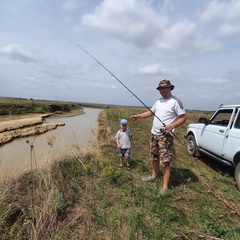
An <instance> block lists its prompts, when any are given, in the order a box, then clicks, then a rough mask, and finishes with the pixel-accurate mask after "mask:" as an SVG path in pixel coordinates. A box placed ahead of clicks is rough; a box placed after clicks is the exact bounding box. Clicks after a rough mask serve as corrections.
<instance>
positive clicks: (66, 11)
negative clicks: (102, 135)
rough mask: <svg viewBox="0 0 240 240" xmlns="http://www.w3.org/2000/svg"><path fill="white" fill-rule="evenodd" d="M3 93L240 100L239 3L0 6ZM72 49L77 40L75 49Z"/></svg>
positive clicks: (18, 0)
mask: <svg viewBox="0 0 240 240" xmlns="http://www.w3.org/2000/svg"><path fill="white" fill-rule="evenodd" d="M0 3H1V7H0V96H8V97H21V98H33V99H49V100H60V101H75V102H91V103H105V104H117V105H134V106H141V103H140V102H139V101H138V100H137V99H136V98H135V97H134V96H132V94H131V93H129V92H128V91H127V90H126V89H125V88H124V87H123V86H122V85H121V84H120V83H119V82H118V81H117V80H116V79H115V78H114V77H113V76H112V75H111V74H109V73H108V72H107V71H106V70H105V69H104V68H103V67H102V66H101V65H100V64H98V63H97V62H96V61H95V60H94V59H92V58H91V57H90V56H89V55H87V54H86V53H85V52H84V51H82V50H81V49H80V48H79V47H77V46H76V45H75V44H77V45H79V46H81V47H83V48H84V49H86V50H87V51H88V52H89V53H90V54H92V55H93V56H94V57H95V58H96V59H98V60H99V61H100V62H101V63H102V64H103V65H104V66H105V67H107V68H108V69H109V70H110V71H111V72H112V73H113V74H114V75H115V76H116V77H117V78H118V79H120V80H121V81H122V82H123V83H124V84H125V85H126V86H127V87H128V88H129V89H131V90H132V91H133V92H134V93H135V94H136V95H137V96H138V97H139V98H140V99H141V100H142V101H143V102H144V103H145V104H146V105H148V106H152V104H153V103H154V102H155V100H156V99H157V98H159V96H160V95H159V92H158V91H157V90H156V87H157V85H158V83H159V81H160V80H162V79H169V80H170V81H171V82H172V84H173V85H175V89H174V90H173V91H172V94H173V95H175V96H177V97H178V98H180V99H181V100H182V102H183V104H184V107H185V108H186V109H195V110H215V109H216V108H217V107H218V106H219V105H220V104H222V103H223V104H234V103H238V104H239V98H240V64H239V59H240V0H201V1H199V0H177V1H176V0H175V1H174V0H165V1H162V0H103V1H100V0H99V1H97V0H91V1H90V0H48V1H42V0H0ZM72 42H73V43H74V44H73V43H72Z"/></svg>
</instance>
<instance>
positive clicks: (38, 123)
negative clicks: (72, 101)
mask: <svg viewBox="0 0 240 240" xmlns="http://www.w3.org/2000/svg"><path fill="white" fill-rule="evenodd" d="M81 114H84V112H83V110H75V111H72V112H69V113H58V114H54V115H53V114H26V115H14V116H0V146H2V145H4V144H6V143H9V142H11V141H13V140H14V139H16V138H21V137H28V136H34V135H38V134H42V133H45V132H47V131H50V130H53V129H56V128H57V127H58V126H64V125H65V123H57V122H51V123H47V122H45V119H46V118H47V117H49V116H52V117H57V118H61V117H72V116H77V115H81Z"/></svg>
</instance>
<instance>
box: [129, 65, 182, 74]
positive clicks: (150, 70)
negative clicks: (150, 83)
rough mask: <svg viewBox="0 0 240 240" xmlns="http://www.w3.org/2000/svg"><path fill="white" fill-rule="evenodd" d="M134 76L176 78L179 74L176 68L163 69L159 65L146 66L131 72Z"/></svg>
mask: <svg viewBox="0 0 240 240" xmlns="http://www.w3.org/2000/svg"><path fill="white" fill-rule="evenodd" d="M132 73H133V74H134V75H164V76H169V75H170V76H178V75H179V74H180V71H179V69H177V68H172V69H170V68H165V67H163V66H162V65H161V64H153V65H147V66H144V67H139V68H136V69H133V70H132Z"/></svg>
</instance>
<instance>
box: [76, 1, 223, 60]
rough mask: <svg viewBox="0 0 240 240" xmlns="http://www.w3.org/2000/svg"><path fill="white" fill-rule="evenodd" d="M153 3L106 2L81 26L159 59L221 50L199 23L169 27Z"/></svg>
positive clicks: (164, 17) (83, 20) (188, 56)
mask: <svg viewBox="0 0 240 240" xmlns="http://www.w3.org/2000/svg"><path fill="white" fill-rule="evenodd" d="M150 3H151V2H148V1H137V0H119V1H117V2H116V1H114V0H104V1H103V2H102V3H101V4H100V5H99V6H98V7H96V9H95V11H94V12H93V13H89V14H86V15H84V16H83V17H82V22H81V23H82V25H83V26H85V27H91V28H93V29H97V30H98V31H102V32H105V33H107V34H108V35H110V36H112V37H115V38H117V39H119V40H120V39H121V40H122V41H123V42H127V43H131V44H132V45H134V46H136V47H138V48H139V49H141V50H144V51H146V52H148V53H152V54H153V56H155V57H157V58H169V59H171V58H172V59H179V58H191V57H194V56H198V55H203V54H206V53H209V52H214V51H217V50H220V49H221V48H222V46H221V44H219V43H216V42H215V41H214V40H212V39H207V38H205V37H204V36H203V35H201V34H200V32H198V29H197V26H196V24H195V23H193V22H191V21H189V20H182V21H179V22H175V23H172V24H170V21H169V19H168V17H167V16H166V15H164V14H163V13H161V14H159V12H158V11H156V9H154V7H153V6H152V5H151V4H150ZM165 5H166V4H165ZM172 8H173V7H171V9H172ZM75 29H77V27H76V28H75Z"/></svg>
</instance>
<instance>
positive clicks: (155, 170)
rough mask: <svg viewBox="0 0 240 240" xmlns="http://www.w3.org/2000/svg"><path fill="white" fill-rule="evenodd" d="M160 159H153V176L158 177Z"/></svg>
mask: <svg viewBox="0 0 240 240" xmlns="http://www.w3.org/2000/svg"><path fill="white" fill-rule="evenodd" d="M158 170H159V161H152V178H153V179H156V178H157V177H158Z"/></svg>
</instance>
